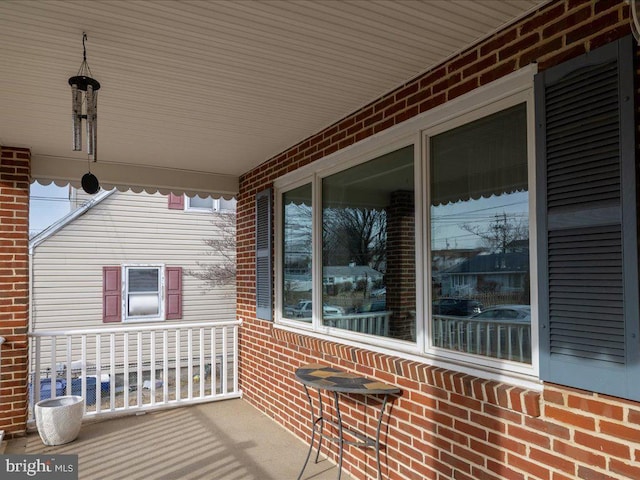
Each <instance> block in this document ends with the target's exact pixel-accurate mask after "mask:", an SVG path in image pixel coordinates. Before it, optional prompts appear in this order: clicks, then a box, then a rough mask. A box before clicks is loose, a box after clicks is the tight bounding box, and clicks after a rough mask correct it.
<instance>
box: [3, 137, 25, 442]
mask: <svg viewBox="0 0 640 480" xmlns="http://www.w3.org/2000/svg"><path fill="white" fill-rule="evenodd" d="M30 168H31V154H30V152H29V150H27V149H20V148H9V147H0V232H1V235H0V247H1V248H0V337H4V338H5V339H6V342H5V343H4V345H2V346H1V347H0V354H1V363H0V430H4V431H5V434H6V435H7V436H8V437H11V436H15V435H19V434H24V432H25V429H26V420H27V369H28V365H27V326H28V322H29V182H30V172H31V170H30Z"/></svg>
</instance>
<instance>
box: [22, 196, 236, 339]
mask: <svg viewBox="0 0 640 480" xmlns="http://www.w3.org/2000/svg"><path fill="white" fill-rule="evenodd" d="M71 201H72V204H74V205H75V207H76V208H75V210H73V211H72V212H71V213H70V214H68V215H67V216H65V217H64V218H62V219H61V220H60V221H58V222H56V223H55V224H53V225H52V226H51V227H49V228H48V229H46V230H44V231H43V232H41V233H40V234H39V235H37V236H35V237H33V238H32V239H31V241H30V255H31V330H32V331H35V332H37V331H41V330H52V329H66V330H69V329H80V328H82V329H86V328H97V327H105V326H109V325H111V324H114V323H121V324H123V325H126V324H140V323H145V324H158V323H164V322H175V321H180V322H198V321H215V320H220V321H227V320H233V319H234V318H235V285H228V286H224V287H216V288H210V287H209V286H208V285H207V284H206V283H205V281H203V280H199V279H197V278H194V277H193V276H189V274H188V272H189V271H190V270H197V269H198V268H199V267H198V262H202V263H206V262H215V261H222V257H221V256H220V255H216V254H215V252H212V251H211V249H210V247H207V246H206V245H205V243H204V240H205V239H209V238H214V237H216V236H217V235H220V230H219V229H217V228H216V222H217V221H218V219H219V218H220V215H225V214H235V200H232V201H226V200H224V199H219V200H214V199H212V198H207V199H202V198H200V197H195V198H188V197H183V196H174V195H169V196H166V195H161V194H159V193H156V194H147V193H134V192H132V191H126V192H120V191H117V190H111V191H102V192H100V193H98V194H97V195H96V196H95V197H87V196H86V195H85V194H83V193H82V192H80V193H78V192H76V191H74V192H73V194H72V195H71Z"/></svg>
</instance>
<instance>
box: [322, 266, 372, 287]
mask: <svg viewBox="0 0 640 480" xmlns="http://www.w3.org/2000/svg"><path fill="white" fill-rule="evenodd" d="M383 276H384V275H383V274H382V273H380V272H378V271H377V270H374V269H373V268H371V267H368V266H366V265H346V266H341V265H338V266H327V267H324V269H323V270H322V283H323V284H324V285H338V286H339V285H344V284H347V285H350V287H351V288H356V287H358V285H359V284H364V283H365V282H366V285H367V289H371V288H372V287H373V286H374V285H377V284H378V283H379V282H381V281H382V278H383Z"/></svg>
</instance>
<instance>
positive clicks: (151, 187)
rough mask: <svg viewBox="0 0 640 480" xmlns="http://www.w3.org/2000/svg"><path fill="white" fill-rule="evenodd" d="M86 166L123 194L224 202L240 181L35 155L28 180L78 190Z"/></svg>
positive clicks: (106, 185)
mask: <svg viewBox="0 0 640 480" xmlns="http://www.w3.org/2000/svg"><path fill="white" fill-rule="evenodd" d="M89 167H90V168H91V173H93V174H94V175H95V176H96V177H97V178H98V180H99V181H100V187H102V189H103V190H111V189H113V188H116V189H118V190H119V191H122V192H124V191H127V190H132V191H134V192H137V193H139V192H142V191H144V192H147V193H156V192H160V193H162V194H163V195H167V194H169V193H173V194H176V195H181V194H183V193H184V194H186V195H188V196H190V197H191V196H194V195H199V196H201V197H208V196H211V197H213V198H220V197H223V198H225V199H230V198H233V197H234V196H236V195H237V194H238V185H239V179H238V177H234V176H231V175H218V174H215V173H208V172H194V171H190V170H181V169H179V168H158V167H149V166H144V165H131V164H117V163H105V162H99V161H98V162H96V163H91V164H89V165H88V164H87V161H86V160H84V161H82V160H78V159H73V158H60V157H51V156H46V155H35V154H34V155H32V157H31V179H32V181H37V182H38V183H40V184H42V185H48V184H50V183H52V182H53V183H55V184H56V185H58V186H65V185H68V184H71V185H72V186H73V187H76V188H81V185H80V180H81V179H82V176H83V175H84V174H85V173H87V171H88V169H89Z"/></svg>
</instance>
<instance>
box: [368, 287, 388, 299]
mask: <svg viewBox="0 0 640 480" xmlns="http://www.w3.org/2000/svg"><path fill="white" fill-rule="evenodd" d="M386 295H387V287H382V288H376V289H375V290H371V296H372V297H385V296H386Z"/></svg>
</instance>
